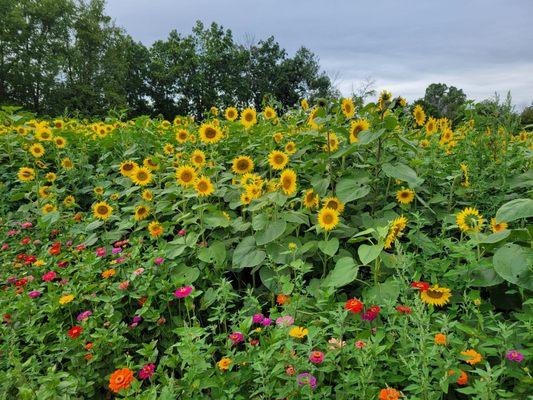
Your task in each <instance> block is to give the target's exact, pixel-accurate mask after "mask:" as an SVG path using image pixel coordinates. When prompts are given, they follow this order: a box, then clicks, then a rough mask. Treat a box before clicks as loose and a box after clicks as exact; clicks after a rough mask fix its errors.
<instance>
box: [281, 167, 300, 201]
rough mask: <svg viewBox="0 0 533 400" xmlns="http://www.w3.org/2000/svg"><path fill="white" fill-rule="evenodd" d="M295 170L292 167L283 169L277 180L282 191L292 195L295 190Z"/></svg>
mask: <svg viewBox="0 0 533 400" xmlns="http://www.w3.org/2000/svg"><path fill="white" fill-rule="evenodd" d="M296 180H297V177H296V172H294V171H293V170H292V169H285V170H283V172H282V173H281V176H280V177H279V182H280V186H281V189H282V190H283V193H285V194H286V195H287V196H292V195H293V194H294V192H296Z"/></svg>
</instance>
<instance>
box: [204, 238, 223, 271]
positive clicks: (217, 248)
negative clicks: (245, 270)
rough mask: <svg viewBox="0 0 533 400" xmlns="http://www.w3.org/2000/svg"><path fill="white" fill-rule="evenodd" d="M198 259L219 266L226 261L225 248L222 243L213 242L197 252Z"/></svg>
mask: <svg viewBox="0 0 533 400" xmlns="http://www.w3.org/2000/svg"><path fill="white" fill-rule="evenodd" d="M198 258H199V259H200V260H202V261H204V262H207V263H214V264H217V265H221V264H222V263H223V262H224V260H225V259H226V246H224V243H222V242H214V243H212V244H211V245H210V246H209V247H204V248H202V249H201V250H200V251H199V252H198Z"/></svg>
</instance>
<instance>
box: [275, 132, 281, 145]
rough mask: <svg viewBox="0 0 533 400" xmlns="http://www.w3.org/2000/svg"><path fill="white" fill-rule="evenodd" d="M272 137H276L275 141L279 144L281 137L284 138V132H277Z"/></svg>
mask: <svg viewBox="0 0 533 400" xmlns="http://www.w3.org/2000/svg"><path fill="white" fill-rule="evenodd" d="M272 139H274V142H276V143H277V144H280V143H281V139H283V133H281V132H278V133H275V134H274V135H272Z"/></svg>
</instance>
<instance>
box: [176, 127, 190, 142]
mask: <svg viewBox="0 0 533 400" xmlns="http://www.w3.org/2000/svg"><path fill="white" fill-rule="evenodd" d="M188 138H189V132H188V131H187V130H186V129H179V130H178V131H177V132H176V140H177V142H178V143H185V142H186V141H187V139H188Z"/></svg>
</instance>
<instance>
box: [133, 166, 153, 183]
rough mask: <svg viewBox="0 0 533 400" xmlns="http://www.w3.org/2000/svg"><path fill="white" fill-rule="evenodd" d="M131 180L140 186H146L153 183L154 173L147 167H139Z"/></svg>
mask: <svg viewBox="0 0 533 400" xmlns="http://www.w3.org/2000/svg"><path fill="white" fill-rule="evenodd" d="M130 179H131V180H132V181H133V183H135V184H136V185H138V186H146V185H148V184H149V183H150V182H152V173H151V172H150V170H149V169H148V168H146V167H138V168H135V170H134V171H133V172H132V173H131V175H130Z"/></svg>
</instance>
